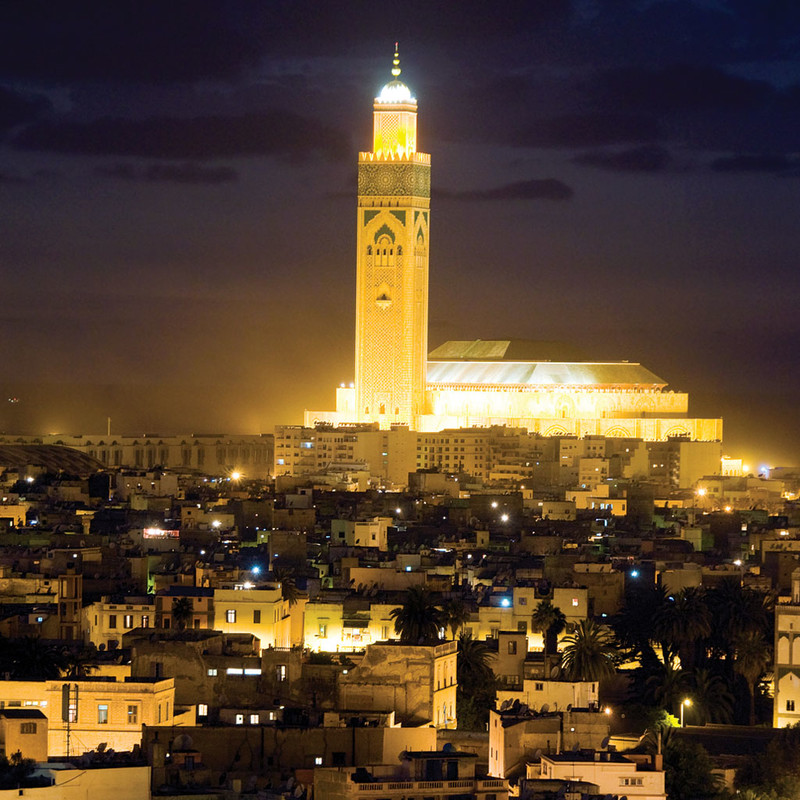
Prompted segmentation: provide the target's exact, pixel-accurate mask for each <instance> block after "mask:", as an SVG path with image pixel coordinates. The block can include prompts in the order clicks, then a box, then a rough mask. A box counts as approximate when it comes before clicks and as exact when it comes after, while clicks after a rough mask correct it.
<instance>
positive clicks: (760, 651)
mask: <svg viewBox="0 0 800 800" xmlns="http://www.w3.org/2000/svg"><path fill="white" fill-rule="evenodd" d="M733 644H734V648H735V654H736V655H735V661H734V662H733V669H734V670H735V671H736V672H737V673H738V674H739V675H741V676H742V677H743V678H744V679H745V681H746V682H747V689H748V693H749V700H750V713H749V720H750V721H749V724H750V725H755V724H756V684H757V683H758V679H759V678H760V677H761V675H762V674H763V672H764V670H765V669H766V666H767V664H769V662H770V648H769V645H768V644H767V642H766V640H765V639H764V637H763V636H762V634H761V632H760V631H753V630H744V631H741V632H740V633H739V634H737V635H736V636H735V637H734V640H733Z"/></svg>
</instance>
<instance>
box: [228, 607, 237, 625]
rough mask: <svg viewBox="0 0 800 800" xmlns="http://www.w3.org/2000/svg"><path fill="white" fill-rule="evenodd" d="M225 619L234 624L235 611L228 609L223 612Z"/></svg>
mask: <svg viewBox="0 0 800 800" xmlns="http://www.w3.org/2000/svg"><path fill="white" fill-rule="evenodd" d="M225 619H226V620H227V621H228V622H236V609H235V608H229V609H228V610H227V611H226V612H225Z"/></svg>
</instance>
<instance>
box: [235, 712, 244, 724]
mask: <svg viewBox="0 0 800 800" xmlns="http://www.w3.org/2000/svg"><path fill="white" fill-rule="evenodd" d="M236 724H237V725H244V714H237V715H236Z"/></svg>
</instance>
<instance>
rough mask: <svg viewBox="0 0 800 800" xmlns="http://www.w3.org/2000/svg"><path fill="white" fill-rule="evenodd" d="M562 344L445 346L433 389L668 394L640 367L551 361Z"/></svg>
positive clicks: (435, 362) (435, 358) (436, 359)
mask: <svg viewBox="0 0 800 800" xmlns="http://www.w3.org/2000/svg"><path fill="white" fill-rule="evenodd" d="M564 347H565V346H564V345H561V344H560V343H558V342H528V341H525V340H514V339H505V340H496V341H483V340H480V339H478V340H475V341H452V342H445V343H444V344H443V345H441V347H437V348H436V349H435V350H433V351H432V352H431V353H430V354H429V355H428V384H448V385H453V384H460V385H483V386H486V385H491V386H498V385H501V386H502V385H505V386H531V387H533V386H543V387H555V386H576V387H580V386H584V387H587V388H589V387H594V388H604V387H614V388H635V387H646V388H648V389H656V388H663V387H665V386H666V385H667V383H666V381H665V380H663V379H662V378H659V377H658V375H656V374H655V373H653V372H651V371H650V370H649V369H647V368H646V367H643V366H642V365H641V364H639V363H637V362H635V361H588V360H585V359H571V358H570V359H564V358H552V357H548V356H547V355H545V354H549V355H550V356H553V355H556V354H557V353H559V352H563V348H564Z"/></svg>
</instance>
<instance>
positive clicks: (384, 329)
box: [355, 45, 431, 430]
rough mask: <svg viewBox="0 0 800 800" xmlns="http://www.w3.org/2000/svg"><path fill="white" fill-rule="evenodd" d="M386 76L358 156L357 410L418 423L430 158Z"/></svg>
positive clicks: (404, 94)
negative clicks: (365, 147)
mask: <svg viewBox="0 0 800 800" xmlns="http://www.w3.org/2000/svg"><path fill="white" fill-rule="evenodd" d="M399 76H400V59H399V56H398V53H397V45H395V53H394V61H393V63H392V80H391V81H390V82H389V83H387V84H386V86H384V87H383V89H381V92H380V94H379V95H378V96H377V97H376V98H375V104H374V134H373V146H372V152H371V153H359V156H358V235H357V248H358V250H357V253H358V255H357V266H356V380H355V402H356V417H357V418H358V420H359V421H361V422H376V421H377V422H380V425H381V428H388V427H389V426H390V425H391V424H393V423H402V424H406V425H408V426H409V427H410V428H411V429H412V430H413V429H416V427H417V421H418V418H419V416H420V414H423V413H425V408H424V402H425V367H426V362H427V347H428V250H429V246H430V244H429V238H428V237H429V230H430V187H431V157H430V156H429V155H427V154H425V153H418V152H417V101H416V99H414V97H412V95H411V92H410V90H409V88H408V87H407V86H406V85H405V84H404V83H402V82H401V81H400V80H399Z"/></svg>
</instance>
